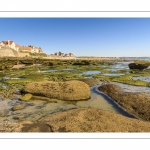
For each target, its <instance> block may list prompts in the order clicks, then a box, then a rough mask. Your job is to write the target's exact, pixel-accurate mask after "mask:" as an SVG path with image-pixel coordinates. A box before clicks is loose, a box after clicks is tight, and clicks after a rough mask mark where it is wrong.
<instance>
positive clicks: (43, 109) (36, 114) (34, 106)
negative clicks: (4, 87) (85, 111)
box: [0, 87, 133, 122]
mask: <svg viewBox="0 0 150 150" xmlns="http://www.w3.org/2000/svg"><path fill="white" fill-rule="evenodd" d="M21 103H26V104H27V107H26V108H25V109H22V110H18V111H12V107H13V106H15V105H17V104H21ZM0 104H1V105H0V109H1V111H3V110H4V111H6V110H9V112H8V114H7V116H5V117H0V122H2V121H3V120H5V119H8V120H13V119H19V120H31V121H37V120H39V119H41V118H42V117H44V116H46V115H49V114H53V113H57V112H63V111H66V110H70V109H76V108H98V109H103V110H106V111H109V112H113V113H117V114H122V115H124V116H128V117H133V116H132V115H129V114H128V113H127V112H125V111H123V110H122V109H121V108H120V107H118V105H116V104H115V103H114V102H113V101H112V100H111V99H110V98H109V97H108V96H106V95H104V94H102V93H100V92H98V91H97V88H96V87H92V88H91V98H90V99H89V100H86V101H63V100H56V99H54V100H52V101H51V102H45V101H42V100H33V101H30V102H24V101H18V100H5V101H1V102H0Z"/></svg>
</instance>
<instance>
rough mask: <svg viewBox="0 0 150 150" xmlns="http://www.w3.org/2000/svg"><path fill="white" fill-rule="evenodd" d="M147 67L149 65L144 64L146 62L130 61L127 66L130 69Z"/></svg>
mask: <svg viewBox="0 0 150 150" xmlns="http://www.w3.org/2000/svg"><path fill="white" fill-rule="evenodd" d="M148 67H149V65H146V64H136V63H130V64H129V68H130V69H140V70H143V69H146V68H148Z"/></svg>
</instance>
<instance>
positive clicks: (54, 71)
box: [39, 70, 58, 72]
mask: <svg viewBox="0 0 150 150" xmlns="http://www.w3.org/2000/svg"><path fill="white" fill-rule="evenodd" d="M39 72H40V71H39ZM41 72H58V70H42V71H41Z"/></svg>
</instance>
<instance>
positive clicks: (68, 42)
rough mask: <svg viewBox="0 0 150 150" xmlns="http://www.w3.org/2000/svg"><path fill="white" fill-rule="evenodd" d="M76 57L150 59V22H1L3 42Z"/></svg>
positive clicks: (90, 19)
mask: <svg viewBox="0 0 150 150" xmlns="http://www.w3.org/2000/svg"><path fill="white" fill-rule="evenodd" d="M8 39H9V40H13V41H14V42H15V43H17V44H20V45H22V46H28V45H35V46H37V47H42V49H43V52H45V53H47V54H53V53H55V52H59V51H61V52H63V53H69V52H72V53H73V54H74V55H75V56H100V57H122V56H123V57H124V56H127V57H129V56H130V57H134V56H135V57H144V56H147V57H150V18H0V41H2V40H8Z"/></svg>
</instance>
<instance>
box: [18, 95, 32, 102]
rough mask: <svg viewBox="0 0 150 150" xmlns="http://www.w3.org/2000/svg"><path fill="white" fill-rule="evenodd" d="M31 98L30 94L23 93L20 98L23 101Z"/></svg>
mask: <svg viewBox="0 0 150 150" xmlns="http://www.w3.org/2000/svg"><path fill="white" fill-rule="evenodd" d="M31 98H32V94H25V95H23V96H22V97H21V98H20V100H23V101H28V100H30V99H31Z"/></svg>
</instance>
